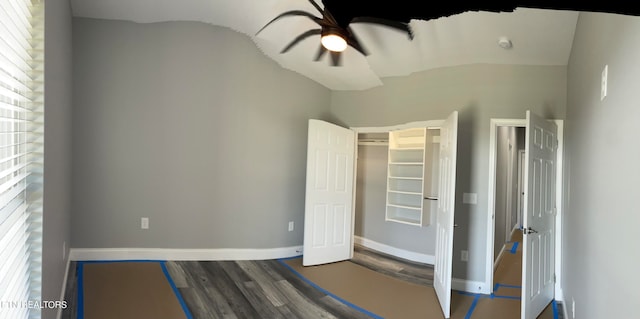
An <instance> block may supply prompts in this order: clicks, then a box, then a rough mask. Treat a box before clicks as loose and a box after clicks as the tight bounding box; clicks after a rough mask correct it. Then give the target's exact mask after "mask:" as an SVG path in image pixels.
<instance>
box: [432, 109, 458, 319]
mask: <svg viewBox="0 0 640 319" xmlns="http://www.w3.org/2000/svg"><path fill="white" fill-rule="evenodd" d="M457 147H458V112H453V113H452V114H451V115H449V117H448V118H447V119H446V120H445V122H444V124H443V125H442V126H441V127H440V174H439V175H440V177H439V182H438V191H439V194H438V212H437V217H436V231H437V235H436V264H435V267H434V283H433V286H434V288H435V290H436V295H437V296H438V301H440V307H442V313H443V314H444V317H445V318H449V316H450V312H451V262H452V260H453V219H454V212H455V200H456V199H455V194H456V154H457Z"/></svg>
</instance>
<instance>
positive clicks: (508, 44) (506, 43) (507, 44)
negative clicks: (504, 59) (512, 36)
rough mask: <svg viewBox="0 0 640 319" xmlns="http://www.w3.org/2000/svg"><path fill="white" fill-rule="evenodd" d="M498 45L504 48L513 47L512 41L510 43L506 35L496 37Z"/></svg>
mask: <svg viewBox="0 0 640 319" xmlns="http://www.w3.org/2000/svg"><path fill="white" fill-rule="evenodd" d="M498 45H499V46H500V47H501V48H503V49H505V50H508V49H511V48H512V47H513V43H511V40H509V38H507V37H500V38H498Z"/></svg>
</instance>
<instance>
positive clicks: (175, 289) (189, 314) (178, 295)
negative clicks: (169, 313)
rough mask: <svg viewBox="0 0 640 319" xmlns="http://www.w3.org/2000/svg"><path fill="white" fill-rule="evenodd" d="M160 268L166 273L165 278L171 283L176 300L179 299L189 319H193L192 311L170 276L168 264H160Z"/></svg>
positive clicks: (163, 262)
mask: <svg viewBox="0 0 640 319" xmlns="http://www.w3.org/2000/svg"><path fill="white" fill-rule="evenodd" d="M160 267H161V268H162V272H163V273H164V276H165V277H167V281H168V282H169V285H170V286H171V289H172V290H173V293H174V294H175V295H176V298H178V301H179V302H180V306H182V310H183V311H184V314H185V315H186V316H187V319H193V316H192V315H191V311H189V308H188V307H187V303H186V302H184V299H183V298H182V295H181V294H180V291H179V290H178V287H176V284H175V283H174V282H173V279H171V275H169V270H168V269H167V266H166V262H165V261H162V262H160Z"/></svg>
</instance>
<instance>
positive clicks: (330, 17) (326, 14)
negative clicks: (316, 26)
mask: <svg viewBox="0 0 640 319" xmlns="http://www.w3.org/2000/svg"><path fill="white" fill-rule="evenodd" d="M322 16H323V17H324V18H325V19H326V20H327V21H329V22H330V23H331V24H332V25H334V26H338V20H336V18H334V17H333V14H331V12H329V9H327V7H325V8H324V11H323V12H322Z"/></svg>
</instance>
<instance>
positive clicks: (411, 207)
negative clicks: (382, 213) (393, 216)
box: [387, 203, 422, 211]
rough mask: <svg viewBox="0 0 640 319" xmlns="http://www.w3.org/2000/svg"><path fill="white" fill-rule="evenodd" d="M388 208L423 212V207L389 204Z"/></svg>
mask: <svg viewBox="0 0 640 319" xmlns="http://www.w3.org/2000/svg"><path fill="white" fill-rule="evenodd" d="M387 206H391V207H397V208H404V209H412V210H420V211H421V210H422V207H419V206H407V205H398V204H392V203H388V204H387Z"/></svg>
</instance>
